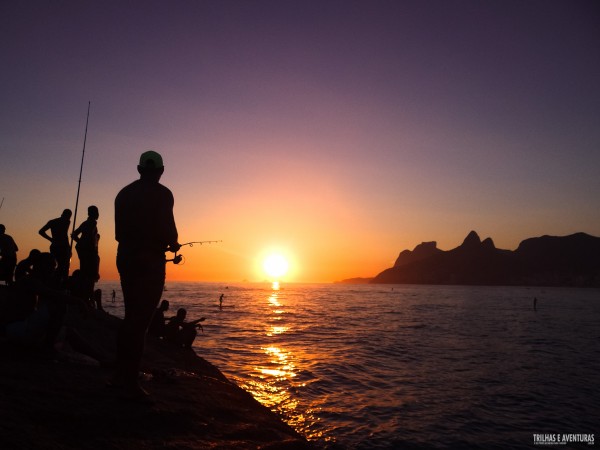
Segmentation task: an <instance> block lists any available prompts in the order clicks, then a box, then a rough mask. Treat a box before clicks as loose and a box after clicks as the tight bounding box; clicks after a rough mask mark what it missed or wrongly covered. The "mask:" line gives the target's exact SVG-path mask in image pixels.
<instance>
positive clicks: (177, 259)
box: [167, 241, 223, 264]
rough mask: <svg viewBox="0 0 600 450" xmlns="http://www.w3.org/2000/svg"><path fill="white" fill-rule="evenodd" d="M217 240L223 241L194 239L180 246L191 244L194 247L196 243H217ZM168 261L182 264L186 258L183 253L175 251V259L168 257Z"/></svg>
mask: <svg viewBox="0 0 600 450" xmlns="http://www.w3.org/2000/svg"><path fill="white" fill-rule="evenodd" d="M217 242H223V241H192V242H186V243H185V244H180V245H179V248H181V247H183V246H186V245H188V246H190V247H193V246H194V244H199V245H202V244H215V243H217ZM167 262H172V263H173V264H181V263H182V262H183V264H185V258H184V257H183V255H178V254H177V252H175V256H174V257H173V259H167Z"/></svg>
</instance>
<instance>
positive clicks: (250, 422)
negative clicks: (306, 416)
mask: <svg viewBox="0 0 600 450" xmlns="http://www.w3.org/2000/svg"><path fill="white" fill-rule="evenodd" d="M119 322H120V319H118V318H116V317H114V316H111V315H109V314H107V313H104V312H101V311H88V312H86V313H81V312H78V311H70V312H69V314H68V319H67V323H66V325H67V326H66V330H67V334H69V333H72V334H75V335H76V336H77V338H78V339H80V338H81V339H83V342H86V343H87V344H89V345H90V346H91V347H92V348H93V350H94V353H95V354H104V355H106V357H107V358H111V357H112V356H114V342H115V338H116V330H117V327H118V325H119ZM73 332H75V333H73ZM74 342H75V345H74ZM73 347H77V345H76V340H75V341H74V340H73V339H69V338H68V337H67V338H66V339H65V344H64V345H63V347H62V348H61V349H60V351H59V352H58V354H57V355H41V354H37V353H35V352H32V351H31V350H30V349H22V348H19V347H16V346H15V345H14V344H11V343H9V342H6V341H1V342H0V348H1V349H2V350H1V351H2V355H3V357H2V363H1V364H0V390H1V391H2V398H0V447H1V448H3V449H10V450H12V449H61V450H62V449H65V450H66V449H94V450H95V449H98V450H100V449H103V450H104V449H115V450H116V449H118V450H142V449H143V450H146V449H193V450H196V449H273V450H274V449H290V450H296V449H311V448H313V446H312V445H311V443H309V442H308V441H307V440H306V439H304V438H303V437H302V436H300V435H299V434H298V433H296V432H295V431H294V430H293V429H292V428H291V427H289V426H288V425H287V424H285V423H283V422H282V421H281V419H280V418H279V416H277V415H276V414H275V413H273V412H272V411H270V410H269V409H268V408H266V407H264V406H262V405H261V404H259V403H258V402H257V401H256V400H255V399H254V398H253V397H252V396H251V395H250V394H249V393H247V392H246V391H244V390H243V389H241V388H239V387H238V386H237V385H235V384H234V383H232V382H230V381H229V380H228V379H227V378H226V377H225V376H224V375H223V374H222V373H221V372H220V371H219V370H218V369H217V368H216V367H215V366H213V365H212V364H210V363H208V362H207V361H205V360H204V359H202V358H201V357H199V356H197V355H196V354H195V353H194V352H193V351H191V350H184V349H178V348H175V347H173V346H172V345H169V344H168V343H165V342H162V341H160V340H157V339H151V338H149V339H148V342H147V348H146V353H145V355H144V361H143V371H144V375H143V379H144V380H145V381H144V387H145V388H146V389H147V390H148V391H149V392H150V393H151V395H152V398H153V400H154V403H153V404H152V405H147V404H138V403H134V402H131V401H128V400H126V399H123V398H121V397H120V395H119V391H118V390H115V389H114V388H110V387H107V385H106V380H107V379H109V377H110V375H111V373H112V369H111V368H110V367H107V366H106V365H104V364H99V363H98V362H97V360H95V359H92V358H90V357H88V356H86V355H84V354H82V353H80V352H77V351H75V350H74V349H73ZM88 353H89V352H88Z"/></svg>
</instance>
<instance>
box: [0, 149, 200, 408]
mask: <svg viewBox="0 0 600 450" xmlns="http://www.w3.org/2000/svg"><path fill="white" fill-rule="evenodd" d="M137 170H138V173H139V175H140V177H139V179H138V180H136V181H134V182H133V183H131V184H129V185H127V186H125V187H124V188H123V189H122V190H121V191H120V192H119V193H118V195H117V197H116V199H115V238H116V240H117V241H118V249H117V261H116V262H117V269H118V271H119V275H120V278H121V288H122V292H123V302H124V309H125V314H124V318H123V321H122V323H121V326H120V328H119V330H118V335H117V349H116V370H115V374H114V376H113V377H112V378H111V380H109V381H108V382H107V384H108V385H110V386H113V387H118V388H120V389H122V391H123V394H124V395H125V396H127V397H129V398H131V399H133V400H140V401H144V400H145V399H147V398H148V393H147V392H146V391H145V390H144V389H143V388H142V386H141V385H140V380H139V376H138V375H139V371H140V366H141V359H142V355H143V351H144V346H145V339H146V334H147V331H148V328H149V326H150V324H151V322H152V320H153V317H154V318H155V321H157V322H158V323H159V325H158V329H159V331H158V332H157V334H155V335H156V336H160V337H161V338H162V339H164V340H166V341H170V342H173V343H175V344H176V345H178V346H181V347H186V348H191V346H192V343H193V341H194V339H195V337H196V333H197V332H196V329H197V328H198V327H200V328H201V325H200V322H201V321H203V320H204V318H202V319H198V320H195V321H192V322H186V321H185V319H186V310H185V309H183V308H181V309H179V310H178V312H177V315H176V316H174V317H171V318H169V319H168V322H166V319H165V317H164V311H166V310H167V309H168V303H167V306H166V309H164V307H161V308H157V307H158V304H159V302H160V300H161V296H162V292H163V290H164V284H165V265H166V261H167V260H166V257H165V252H167V251H170V252H173V253H177V251H178V250H179V248H180V247H181V245H180V244H179V243H178V234H177V228H176V226H175V219H174V217H173V205H174V198H173V194H172V193H171V191H170V190H169V189H168V188H166V187H165V186H163V185H162V184H160V183H159V180H160V178H161V176H162V174H163V171H164V165H163V160H162V156H161V155H160V154H158V153H157V152H155V151H152V150H150V151H147V152H144V153H143V154H142V155H141V156H140V160H139V164H138V166H137ZM98 217H99V213H98V208H96V207H95V206H90V207H89V208H88V218H87V219H86V220H85V221H84V222H83V223H81V224H80V226H79V227H78V228H77V229H76V230H74V232H73V233H72V235H71V238H72V239H73V241H75V242H76V246H75V249H76V251H77V255H78V257H79V262H80V267H79V269H78V270H77V271H75V272H74V273H73V274H72V275H71V277H69V276H68V274H69V263H70V258H71V243H70V242H69V238H68V236H69V235H68V230H69V226H70V223H71V211H70V210H68V209H65V210H64V211H63V213H62V214H61V216H60V217H58V218H56V219H52V220H50V221H48V223H46V225H44V226H43V227H42V228H41V229H40V230H39V234H40V235H41V236H42V237H44V238H45V239H47V240H49V241H50V252H49V253H48V252H46V253H44V252H41V251H39V250H32V251H31V253H30V254H29V256H28V257H27V258H25V259H24V260H23V261H21V262H20V263H19V264H18V265H17V264H16V260H17V258H16V253H17V251H18V247H17V245H16V243H15V242H14V240H13V239H12V237H10V236H9V235H7V234H6V233H5V231H6V230H5V227H4V226H3V225H0V256H1V260H0V280H4V281H5V283H6V284H7V285H9V286H12V285H15V289H11V288H10V287H9V288H6V290H7V291H8V290H10V291H11V292H13V291H14V298H12V297H11V296H8V295H7V296H3V297H5V299H4V300H6V301H4V300H3V301H2V302H1V304H0V307H1V309H0V333H2V334H4V335H5V336H7V337H9V338H10V337H13V338H19V337H22V338H23V339H24V335H25V334H28V333H29V334H30V336H29V337H31V338H32V339H33V340H36V339H39V340H42V341H43V342H44V345H46V346H47V347H48V348H50V347H51V346H52V343H53V342H54V341H55V339H56V335H57V330H58V329H60V326H59V324H62V322H63V319H64V315H65V310H66V305H68V304H69V303H74V302H75V303H76V302H77V300H78V299H79V300H83V301H84V302H87V303H86V305H87V307H92V305H95V306H97V307H101V300H100V299H101V292H98V291H94V286H95V283H96V282H97V281H98V280H99V262H100V259H99V256H98V241H99V238H100V235H99V234H98V228H97V220H98ZM15 280H16V281H15ZM66 289H68V291H66ZM66 292H68V293H66ZM11 295H12V294H11ZM9 297H11V298H9ZM113 300H114V291H113ZM160 322H162V324H160ZM32 330H34V331H35V332H33V331H32ZM152 333H153V334H154V333H155V329H154V326H153V331H152Z"/></svg>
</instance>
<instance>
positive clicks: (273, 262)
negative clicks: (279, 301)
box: [263, 253, 289, 278]
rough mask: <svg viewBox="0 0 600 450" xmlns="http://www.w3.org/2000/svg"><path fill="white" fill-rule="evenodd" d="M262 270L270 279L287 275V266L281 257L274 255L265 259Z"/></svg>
mask: <svg viewBox="0 0 600 450" xmlns="http://www.w3.org/2000/svg"><path fill="white" fill-rule="evenodd" d="M263 269H264V270H265V273H266V274H267V275H269V276H270V277H273V278H279V277H282V276H284V275H285V274H286V273H287V271H288V269H289V264H288V262H287V260H286V259H285V258H284V257H283V256H282V255H280V254H278V253H274V254H271V255H269V256H267V257H266V258H265V260H264V261H263Z"/></svg>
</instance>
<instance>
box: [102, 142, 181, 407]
mask: <svg viewBox="0 0 600 450" xmlns="http://www.w3.org/2000/svg"><path fill="white" fill-rule="evenodd" d="M163 171H164V166H163V160H162V157H161V156H160V155H159V154H158V153H156V152H154V151H152V150H150V151H147V152H145V153H143V154H142V155H141V157H140V163H139V165H138V172H139V174H140V179H139V180H137V181H134V182H133V183H131V184H130V185H128V186H126V187H124V188H123V189H122V190H121V192H119V194H118V195H117V198H116V199H115V234H116V240H117V241H118V242H119V246H118V250H117V268H118V270H119V274H120V276H121V288H122V290H123V301H124V304H125V318H124V320H123V323H122V326H121V329H120V330H119V335H118V339H117V373H116V375H115V378H114V379H113V380H112V384H113V385H117V386H119V387H123V388H125V390H126V393H127V395H128V396H130V397H132V398H133V399H139V400H143V399H144V398H146V397H147V395H148V393H147V392H146V391H145V390H144V389H143V388H142V387H141V386H140V384H139V381H138V373H139V369H140V364H141V359H142V354H143V352H144V344H145V339H146V332H147V329H148V326H149V325H150V322H151V320H152V315H153V314H154V311H155V310H156V307H157V306H158V303H159V301H160V297H161V295H162V292H163V289H164V284H165V264H166V258H165V251H171V252H176V251H177V250H179V248H180V247H181V246H180V245H179V244H178V242H177V228H176V226H175V219H174V217H173V204H174V199H173V194H172V193H171V191H170V190H169V189H168V188H166V187H165V186H163V185H162V184H160V183H159V180H160V177H161V175H162V174H163Z"/></svg>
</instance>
